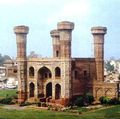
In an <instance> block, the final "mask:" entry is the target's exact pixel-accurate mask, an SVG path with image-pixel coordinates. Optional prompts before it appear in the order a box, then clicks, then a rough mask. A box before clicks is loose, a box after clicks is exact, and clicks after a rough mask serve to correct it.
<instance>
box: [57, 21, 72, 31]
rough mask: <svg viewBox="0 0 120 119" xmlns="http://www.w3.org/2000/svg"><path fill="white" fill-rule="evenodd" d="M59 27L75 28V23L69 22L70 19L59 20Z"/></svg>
mask: <svg viewBox="0 0 120 119" xmlns="http://www.w3.org/2000/svg"><path fill="white" fill-rule="evenodd" d="M57 29H58V30H73V29H74V23H73V22H69V21H62V22H58V24H57Z"/></svg>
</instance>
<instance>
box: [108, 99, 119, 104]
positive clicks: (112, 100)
mask: <svg viewBox="0 0 120 119" xmlns="http://www.w3.org/2000/svg"><path fill="white" fill-rule="evenodd" d="M110 104H111V105H117V104H120V101H119V100H118V99H117V98H112V99H111V100H110Z"/></svg>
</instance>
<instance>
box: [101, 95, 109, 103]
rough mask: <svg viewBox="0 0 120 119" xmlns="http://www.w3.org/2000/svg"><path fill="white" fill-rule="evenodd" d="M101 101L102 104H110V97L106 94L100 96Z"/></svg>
mask: <svg viewBox="0 0 120 119" xmlns="http://www.w3.org/2000/svg"><path fill="white" fill-rule="evenodd" d="M99 101H100V103H101V104H110V98H108V97H106V96H102V97H100V98H99Z"/></svg>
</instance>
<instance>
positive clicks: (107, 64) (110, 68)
mask: <svg viewBox="0 0 120 119" xmlns="http://www.w3.org/2000/svg"><path fill="white" fill-rule="evenodd" d="M105 68H106V69H107V71H110V72H112V71H114V66H113V65H111V64H110V61H108V62H107V63H106V64H105Z"/></svg>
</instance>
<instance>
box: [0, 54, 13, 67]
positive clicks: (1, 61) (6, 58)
mask: <svg viewBox="0 0 120 119" xmlns="http://www.w3.org/2000/svg"><path fill="white" fill-rule="evenodd" d="M10 59H11V58H10V56H8V55H4V56H2V54H0V65H2V64H3V63H4V61H5V60H10Z"/></svg>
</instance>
